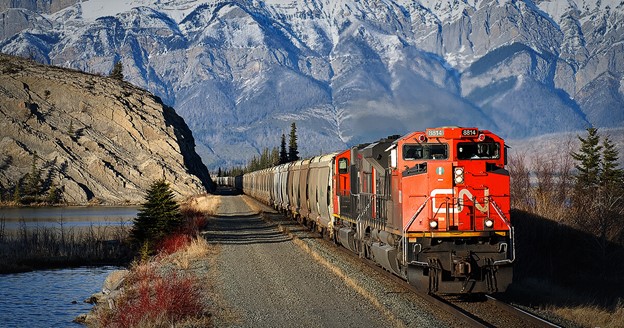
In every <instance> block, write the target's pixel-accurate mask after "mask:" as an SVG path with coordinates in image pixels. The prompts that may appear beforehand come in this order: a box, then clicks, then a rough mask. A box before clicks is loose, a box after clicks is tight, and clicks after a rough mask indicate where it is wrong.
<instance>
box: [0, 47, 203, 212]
mask: <svg viewBox="0 0 624 328" xmlns="http://www.w3.org/2000/svg"><path fill="white" fill-rule="evenodd" d="M0 149H1V150H2V152H1V153H0V187H2V188H3V189H5V190H9V188H12V187H14V186H15V185H16V184H17V182H18V181H20V180H22V182H23V181H24V177H25V176H27V174H28V173H30V172H31V171H32V169H33V163H34V167H35V169H36V170H38V171H40V172H41V178H42V184H43V186H42V189H49V188H51V187H52V186H54V187H55V188H58V190H60V191H61V193H62V196H63V198H64V200H65V201H66V202H68V203H70V204H86V203H89V202H99V203H104V204H138V203H140V202H142V201H143V197H144V195H145V194H144V192H145V190H147V188H148V186H149V185H150V183H152V182H153V181H154V180H156V179H162V178H164V179H166V180H167V181H168V182H169V183H170V184H171V187H172V189H173V190H174V191H175V192H176V193H177V194H179V195H180V196H188V195H192V194H197V193H202V192H205V191H206V188H212V181H211V180H210V176H209V175H208V171H207V169H206V167H205V166H204V165H203V163H202V162H201V160H200V158H199V156H198V155H197V153H195V150H194V149H195V141H194V139H193V136H192V134H191V132H190V130H189V129H188V127H187V125H186V124H185V122H184V120H183V119H182V118H181V117H180V116H178V115H177V114H176V113H175V111H174V110H173V108H171V107H168V106H165V105H163V103H162V102H161V101H160V99H159V98H157V97H155V96H153V95H151V94H150V93H148V92H147V91H144V90H141V89H139V88H137V87H134V86H132V85H130V84H129V83H126V82H122V81H118V80H114V79H111V78H108V77H101V76H97V75H91V74H85V73H81V72H77V71H72V70H68V69H62V68H57V67H51V66H44V65H41V64H37V63H35V62H33V61H30V60H24V59H21V58H16V57H12V56H7V55H0Z"/></svg>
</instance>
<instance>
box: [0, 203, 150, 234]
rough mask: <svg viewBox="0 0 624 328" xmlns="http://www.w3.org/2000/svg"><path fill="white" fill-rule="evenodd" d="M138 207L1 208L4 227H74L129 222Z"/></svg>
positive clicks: (7, 228)
mask: <svg viewBox="0 0 624 328" xmlns="http://www.w3.org/2000/svg"><path fill="white" fill-rule="evenodd" d="M137 212H138V208H137V207H18V208H0V220H2V221H3V224H4V229H5V230H6V231H7V232H13V231H15V230H17V229H19V228H20V227H24V228H28V229H30V228H35V227H46V228H61V227H63V228H72V227H89V226H98V225H106V226H119V225H128V224H131V223H132V220H133V219H134V218H135V217H136V214H137Z"/></svg>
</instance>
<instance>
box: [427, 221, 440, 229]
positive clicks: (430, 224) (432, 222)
mask: <svg viewBox="0 0 624 328" xmlns="http://www.w3.org/2000/svg"><path fill="white" fill-rule="evenodd" d="M429 227H430V228H431V229H436V228H437V227H438V221H435V220H431V221H429Z"/></svg>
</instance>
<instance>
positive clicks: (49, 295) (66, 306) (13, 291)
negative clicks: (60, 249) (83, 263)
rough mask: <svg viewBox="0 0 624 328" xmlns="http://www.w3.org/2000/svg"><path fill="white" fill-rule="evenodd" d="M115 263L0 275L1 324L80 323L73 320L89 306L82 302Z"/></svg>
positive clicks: (74, 324)
mask: <svg viewBox="0 0 624 328" xmlns="http://www.w3.org/2000/svg"><path fill="white" fill-rule="evenodd" d="M115 269H117V268H116V267H112V266H106V267H84V268H71V269H57V270H39V271H32V272H26V273H17V274H5V275H0V291H2V297H0V322H1V324H0V325H2V327H30V328H33V327H72V326H75V327H83V326H82V325H79V324H76V323H73V322H72V320H74V318H75V317H76V316H78V315H79V314H82V313H87V312H89V310H90V309H91V308H92V305H91V304H88V303H84V300H85V299H87V298H88V297H89V296H91V295H92V294H93V293H95V292H99V291H101V289H102V284H103V283H104V279H106V276H107V275H108V274H109V273H110V272H112V271H113V270H115Z"/></svg>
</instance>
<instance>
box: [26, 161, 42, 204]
mask: <svg viewBox="0 0 624 328" xmlns="http://www.w3.org/2000/svg"><path fill="white" fill-rule="evenodd" d="M40 184H41V170H39V169H38V168H37V152H34V153H33V159H32V165H31V168H30V173H28V179H27V180H26V190H25V192H26V195H28V196H34V197H35V200H36V197H37V195H39V187H40Z"/></svg>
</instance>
